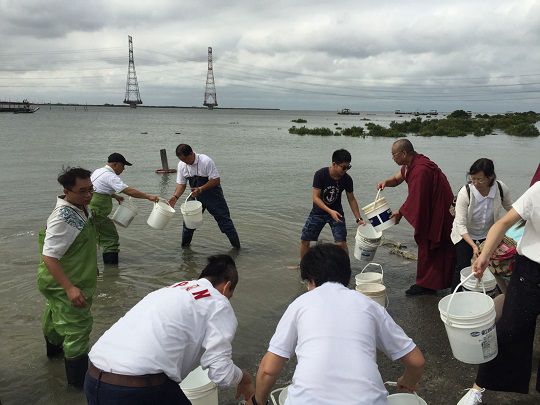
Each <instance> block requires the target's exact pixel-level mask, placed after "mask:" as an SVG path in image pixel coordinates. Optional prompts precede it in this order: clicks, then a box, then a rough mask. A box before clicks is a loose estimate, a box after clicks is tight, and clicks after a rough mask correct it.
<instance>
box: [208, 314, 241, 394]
mask: <svg viewBox="0 0 540 405" xmlns="http://www.w3.org/2000/svg"><path fill="white" fill-rule="evenodd" d="M237 324H238V323H237V321H236V317H235V316H234V311H233V309H232V307H231V305H230V304H229V303H220V304H218V308H217V309H216V311H215V312H214V313H213V314H212V315H211V316H210V318H209V319H208V325H207V327H206V333H205V335H204V339H203V342H202V347H203V349H204V353H203V355H202V356H201V366H202V368H203V369H207V368H208V378H210V380H212V381H213V382H214V383H216V384H217V385H219V386H220V387H232V386H236V385H238V384H239V383H240V380H242V370H240V369H239V368H238V367H237V366H236V365H235V364H234V363H233V361H232V345H231V343H232V340H233V339H234V335H235V333H236V326H237Z"/></svg>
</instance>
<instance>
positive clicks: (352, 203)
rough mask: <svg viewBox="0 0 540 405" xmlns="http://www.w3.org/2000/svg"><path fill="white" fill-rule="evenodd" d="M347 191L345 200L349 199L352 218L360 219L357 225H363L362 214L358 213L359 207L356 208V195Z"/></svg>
mask: <svg viewBox="0 0 540 405" xmlns="http://www.w3.org/2000/svg"><path fill="white" fill-rule="evenodd" d="M346 193H347V200H348V201H349V206H350V207H351V211H352V212H353V215H354V219H355V220H356V219H359V220H360V221H358V222H357V225H364V224H365V222H364V220H363V219H362V216H361V215H360V209H359V208H358V201H356V197H355V196H354V193H349V192H348V191H346Z"/></svg>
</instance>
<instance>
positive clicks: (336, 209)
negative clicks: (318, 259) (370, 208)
mask: <svg viewBox="0 0 540 405" xmlns="http://www.w3.org/2000/svg"><path fill="white" fill-rule="evenodd" d="M350 163H351V154H350V153H349V152H348V151H346V150H345V149H339V150H336V151H335V152H334V153H333V154H332V165H331V166H330V167H323V168H322V169H320V170H317V171H316V172H315V176H314V177H313V190H312V197H313V208H312V209H311V212H310V213H309V216H308V218H307V220H306V224H305V225H304V228H303V229H302V236H301V245H300V258H302V257H304V254H305V253H306V252H307V251H308V249H309V243H310V242H311V241H316V240H317V239H319V235H320V233H321V231H322V229H323V228H324V226H325V225H326V224H330V228H331V229H332V235H333V236H334V241H335V242H336V244H337V245H339V246H341V247H342V248H343V249H345V251H348V248H347V228H346V226H345V217H344V216H343V207H342V205H341V193H342V192H343V190H345V192H346V194H347V200H348V201H349V205H350V207H351V210H352V212H353V214H354V217H355V219H356V223H357V224H361V225H363V224H364V221H363V220H362V218H361V217H360V210H359V209H358V203H357V202H356V198H355V196H354V193H353V180H352V178H351V176H349V175H348V174H347V170H349V169H350V168H351V164H350Z"/></svg>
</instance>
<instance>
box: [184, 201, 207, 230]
mask: <svg viewBox="0 0 540 405" xmlns="http://www.w3.org/2000/svg"><path fill="white" fill-rule="evenodd" d="M191 195H192V193H189V195H188V196H187V197H186V200H185V201H184V203H183V204H182V205H181V206H180V212H181V213H182V216H183V219H184V225H185V226H186V228H188V229H197V228H200V227H201V226H202V224H203V216H202V211H203V206H202V203H201V202H200V201H197V200H191V201H190V200H189V197H191Z"/></svg>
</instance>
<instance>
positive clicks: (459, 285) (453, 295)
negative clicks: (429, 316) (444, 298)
mask: <svg viewBox="0 0 540 405" xmlns="http://www.w3.org/2000/svg"><path fill="white" fill-rule="evenodd" d="M472 276H474V273H473V272H471V274H469V275H468V276H467V277H465V280H463V281H462V282H461V283H459V284H458V285H457V287H456V288H455V290H454V292H453V293H452V297H450V301H448V305H447V306H446V321H447V322H448V325H452V321H451V320H450V305H451V304H452V301H453V300H454V297H455V296H456V293H457V290H458V288H459V287H461V286H462V285H463V284H465V282H466V281H467V280H469V279H470V278H471V277H472ZM479 282H480V284H481V285H482V291H483V293H484V294H485V293H486V287H485V285H484V282H483V281H482V280H480V281H479Z"/></svg>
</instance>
